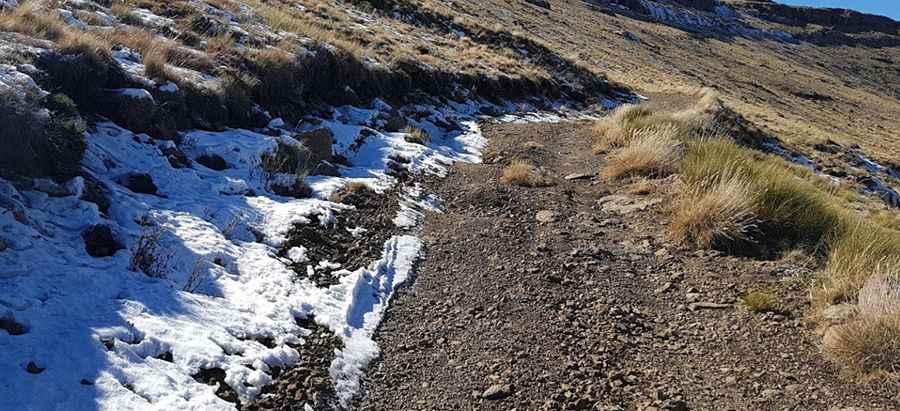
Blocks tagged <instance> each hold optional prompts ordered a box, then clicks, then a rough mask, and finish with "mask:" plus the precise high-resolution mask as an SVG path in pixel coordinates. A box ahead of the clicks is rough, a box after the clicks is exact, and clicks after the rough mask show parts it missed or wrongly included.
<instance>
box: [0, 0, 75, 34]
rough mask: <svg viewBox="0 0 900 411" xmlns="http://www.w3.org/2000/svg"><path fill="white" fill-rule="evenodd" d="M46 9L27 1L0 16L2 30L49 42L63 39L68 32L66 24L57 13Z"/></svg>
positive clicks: (40, 3) (36, 2) (37, 2)
mask: <svg viewBox="0 0 900 411" xmlns="http://www.w3.org/2000/svg"><path fill="white" fill-rule="evenodd" d="M44 7H45V5H44V4H43V3H42V2H39V1H27V2H23V3H22V4H21V5H19V7H17V8H15V9H13V10H12V11H11V12H9V13H2V14H0V30H2V31H13V32H16V33H22V34H26V35H29V36H32V37H37V38H42V39H47V40H58V39H60V38H62V36H63V35H64V34H65V33H66V31H67V30H68V27H67V26H66V23H64V22H63V21H62V20H61V19H60V18H59V17H58V16H57V15H56V13H54V12H49V13H48V12H47V11H46V10H44Z"/></svg>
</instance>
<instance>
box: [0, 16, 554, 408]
mask: <svg viewBox="0 0 900 411" xmlns="http://www.w3.org/2000/svg"><path fill="white" fill-rule="evenodd" d="M141 17H142V18H144V19H147V20H153V16H150V15H148V14H146V13H144V14H142V16H141ZM115 58H116V59H117V60H118V61H120V62H122V63H123V65H124V66H126V68H128V67H131V68H130V71H135V72H142V71H143V67H142V65H141V64H140V63H139V61H140V58H139V56H136V55H135V54H134V53H131V52H129V51H127V50H120V51H118V52H116V53H115ZM23 84H24V85H26V86H33V87H31V88H32V89H36V90H34V92H39V89H37V87H36V86H34V83H33V81H31V79H30V78H29V77H28V76H26V75H24V74H21V73H19V72H17V71H16V70H15V69H14V68H12V67H10V66H0V87H7V86H8V87H13V86H15V87H16V88H17V89H26V88H28V87H19V86H22V85H23ZM161 88H162V89H163V90H164V91H170V90H171V91H175V87H174V85H170V84H165V85H163V86H162V87H161ZM119 92H120V93H123V94H125V95H128V96H132V97H135V98H147V96H148V95H149V93H147V92H146V91H137V90H131V89H126V90H119ZM151 98H152V97H151ZM486 105H488V104H487V103H474V102H470V103H466V104H460V103H450V104H449V105H448V106H441V107H429V106H412V107H408V109H409V112H416V113H427V114H428V115H427V116H426V117H418V118H417V120H412V121H411V122H412V124H413V125H415V126H417V127H421V128H422V129H424V130H426V131H427V132H429V134H431V136H432V141H431V143H430V144H429V145H428V146H422V145H418V144H412V143H409V142H406V141H405V139H404V137H405V135H404V134H403V133H387V132H383V131H380V130H379V129H378V128H379V127H380V126H379V125H378V121H377V120H376V117H377V115H378V114H379V113H380V112H382V111H384V110H385V109H389V108H390V107H389V106H387V105H386V104H385V103H383V102H376V103H375V104H373V106H372V107H369V108H358V107H341V108H337V109H335V111H334V115H333V116H332V118H326V119H322V122H321V124H319V125H317V126H316V127H327V128H328V129H330V130H331V131H332V132H333V133H334V135H335V140H336V143H335V145H334V150H335V152H336V153H337V154H341V155H343V156H344V157H346V158H347V159H348V160H349V161H350V163H351V164H352V166H348V167H341V168H340V174H341V177H326V176H313V177H309V178H308V182H309V184H310V186H311V188H312V189H313V190H314V197H313V198H309V199H292V198H285V197H280V196H277V195H273V194H269V193H268V192H267V190H266V187H265V182H264V181H263V180H264V179H263V178H261V177H260V170H259V158H260V155H261V154H263V153H271V152H272V151H274V150H275V149H276V148H277V145H278V142H279V139H281V140H282V141H283V142H285V141H287V140H286V139H287V138H288V137H286V136H270V135H265V134H261V133H257V132H254V131H250V130H241V129H234V130H227V131H223V132H209V131H192V132H187V133H184V134H183V135H182V140H183V143H182V144H181V145H180V148H181V149H183V150H184V151H185V153H186V154H187V156H188V157H191V158H197V157H198V156H200V155H211V154H216V155H219V156H221V157H222V158H224V159H226V161H227V162H228V166H229V168H228V169H226V170H223V171H213V170H210V169H207V168H205V167H200V166H197V167H194V168H173V167H172V165H171V164H170V163H169V162H168V161H167V159H166V156H165V155H163V152H164V151H165V150H169V149H172V148H173V146H174V144H173V143H172V142H170V141H154V140H153V139H151V138H150V137H149V136H147V135H143V134H134V133H132V132H130V131H128V130H126V129H123V128H121V127H119V126H117V125H115V124H113V123H109V122H101V123H99V124H97V125H96V128H95V129H94V130H92V131H91V132H90V135H88V139H87V141H88V149H87V152H86V154H85V157H84V160H83V166H84V168H85V170H86V172H87V173H88V174H89V175H90V177H91V179H92V180H95V181H96V182H98V183H99V184H101V185H102V186H105V187H106V188H107V189H108V192H109V199H110V207H109V211H108V212H107V213H105V214H104V213H101V212H100V210H99V209H98V207H97V205H95V204H94V203H90V202H86V201H83V200H80V199H79V197H80V196H81V193H82V192H83V190H85V187H86V182H85V179H82V178H81V177H78V178H76V179H74V180H72V181H71V182H69V183H67V184H66V185H64V186H61V187H60V186H58V185H56V184H55V183H53V182H46V183H39V184H37V185H36V186H34V187H33V188H31V189H27V190H26V189H17V188H16V187H14V186H13V185H12V184H10V183H9V182H6V181H4V180H0V243H2V247H3V248H5V250H3V251H0V316H2V318H4V319H5V320H7V322H8V321H14V322H16V323H17V324H22V325H24V327H25V329H26V330H27V332H25V333H24V334H22V335H10V333H7V332H0V375H3V376H4V378H3V379H2V380H0V409H19V408H21V407H22V406H23V405H24V404H28V405H29V406H30V407H32V408H34V409H93V408H99V409H109V410H118V409H135V408H137V409H148V408H152V409H203V410H214V409H233V408H234V405H233V404H230V403H228V402H225V401H224V400H222V399H220V398H219V397H217V396H216V395H215V394H214V392H215V387H210V386H208V385H205V384H203V383H201V382H198V381H196V380H195V379H194V378H192V377H191V376H192V375H196V374H198V373H199V372H200V371H201V370H206V369H212V368H220V369H222V370H224V372H225V376H226V377H225V382H226V383H227V384H228V385H229V386H230V387H231V388H233V389H234V390H235V391H236V392H237V393H238V395H239V396H240V397H241V398H242V399H243V400H248V399H253V398H255V397H257V396H258V395H259V394H260V393H261V391H262V389H263V387H264V386H265V385H267V384H269V383H271V381H272V378H271V376H270V373H271V370H272V369H273V368H284V367H288V366H290V365H292V364H294V363H295V362H297V361H298V356H299V353H298V351H297V350H296V349H295V348H293V347H297V346H298V345H299V344H302V343H303V339H304V337H305V336H306V335H307V333H308V331H307V330H304V329H302V328H301V327H300V326H299V325H298V322H297V319H299V318H305V317H307V316H309V315H314V316H315V319H316V321H317V322H319V323H321V324H324V325H327V326H328V327H329V328H330V329H331V330H332V331H333V332H335V333H336V334H337V335H338V336H340V337H341V338H342V339H343V341H344V345H345V348H344V349H343V350H342V351H341V352H340V353H338V354H337V358H336V359H335V360H334V363H333V364H332V365H331V375H332V377H334V378H335V380H336V381H337V392H338V394H339V397H340V398H341V399H342V400H343V401H345V402H346V401H349V400H350V399H351V398H352V396H353V395H354V394H355V393H356V391H357V389H358V387H359V377H360V373H361V370H362V369H363V368H364V367H365V366H366V365H367V364H368V363H369V361H371V360H372V359H373V358H374V357H375V356H376V355H377V353H378V347H377V346H376V345H375V343H374V342H373V341H372V339H371V336H372V333H373V332H374V330H375V328H376V326H377V325H378V323H379V322H380V321H381V318H382V315H383V312H384V309H385V308H386V306H387V304H388V301H389V299H390V298H391V296H392V295H393V293H394V291H395V290H396V288H397V287H398V286H399V285H401V284H402V283H403V282H405V281H406V280H408V279H409V277H410V275H411V270H412V267H413V265H414V263H415V261H416V259H417V258H418V257H419V254H420V252H421V248H422V243H421V241H420V240H418V239H417V238H415V237H413V236H409V235H403V236H397V237H394V238H391V239H390V240H388V241H387V242H386V243H385V244H384V252H383V254H382V257H381V259H379V260H378V261H374V262H372V263H371V264H370V265H369V266H368V267H365V268H361V269H358V270H356V271H352V272H351V271H347V270H343V271H339V274H340V275H342V277H341V280H340V283H339V284H337V285H334V286H332V287H330V288H318V287H316V286H315V284H313V283H312V282H310V281H307V280H298V279H297V275H296V274H295V273H294V272H293V271H291V270H290V269H289V268H288V267H287V265H286V263H289V262H288V261H284V260H283V259H281V258H278V257H277V256H276V250H277V248H278V247H279V246H281V244H283V242H284V241H285V240H286V235H287V231H288V230H289V229H290V228H291V227H292V226H293V225H294V224H309V223H310V222H311V221H312V220H313V219H312V217H313V216H316V217H317V220H318V221H319V222H320V223H321V224H329V223H331V222H333V221H334V215H335V214H336V213H340V212H342V211H344V210H347V209H348V208H350V206H346V205H342V204H335V203H331V202H329V201H326V200H324V199H326V198H328V196H330V195H331V193H333V192H334V191H336V190H338V189H339V188H340V187H342V186H343V185H345V184H347V183H349V182H351V181H361V182H365V183H367V184H369V185H371V186H372V187H374V188H376V189H386V188H388V187H390V186H392V185H394V184H396V183H397V181H396V179H394V178H393V177H391V176H390V175H388V173H387V172H386V170H387V169H388V165H389V161H391V159H392V158H399V157H402V158H405V159H407V160H408V161H407V162H406V163H405V164H406V167H408V168H409V170H410V171H412V172H416V173H419V172H421V173H431V174H436V175H444V174H445V173H446V172H447V169H448V167H449V165H451V164H452V163H454V162H457V161H467V162H479V161H480V159H481V157H480V152H481V149H482V148H483V147H484V146H485V144H486V140H485V139H484V137H483V136H482V135H481V132H480V131H479V129H478V126H477V124H476V121H477V117H476V115H477V114H476V113H478V110H479V109H480V108H482V107H483V106H486ZM523 120H525V121H543V120H546V121H550V120H553V121H556V120H557V118H556V117H553V116H546V115H545V116H538V115H536V114H534V115H530V116H526V117H524V118H523ZM448 124H449V125H457V126H455V127H450V128H448V127H447V125H448ZM272 126H273V127H275V126H277V127H282V126H283V123H280V124H275V123H273V124H272ZM300 128H301V129H302V128H313V126H312V125H303V124H301V126H300ZM363 130H366V131H365V132H364V133H363V134H360V133H361V132H362V131H363ZM361 135H364V137H360V136H361ZM134 173H146V174H147V175H149V176H150V177H151V178H152V180H153V183H154V185H155V186H156V188H157V193H156V194H137V193H134V192H132V191H130V190H129V189H127V188H125V187H124V186H122V185H120V184H119V183H118V182H120V181H122V180H123V178H125V177H127V176H129V175H133V174H134ZM60 190H62V191H63V193H62V195H59V193H55V195H50V194H48V193H49V192H55V191H60ZM404 192H405V193H406V196H405V197H404V200H403V201H402V209H403V210H407V213H408V214H406V215H405V216H404V217H403V218H406V219H408V221H407V222H404V223H403V224H406V225H405V226H407V227H411V226H413V225H414V224H415V222H417V221H419V220H420V218H421V213H422V211H424V210H431V211H434V210H439V202H438V200H437V199H436V198H434V197H433V196H429V195H426V194H424V193H422V192H421V188H420V187H418V186H413V187H407V188H406V189H405V191H404ZM66 194H68V195H66ZM401 213H403V211H401ZM398 218H400V216H398ZM147 222H151V224H150V225H151V226H152V227H155V228H151V229H152V230H159V233H161V234H159V248H158V250H160V253H159V256H160V257H162V258H161V259H160V270H159V274H160V275H159V276H158V277H159V278H151V277H149V276H147V275H145V274H144V273H141V272H135V271H130V270H129V269H127V267H129V263H130V259H131V257H132V254H133V251H132V250H134V249H135V248H134V247H135V245H136V244H137V243H138V242H139V241H140V239H141V236H142V235H145V236H146V234H147V232H148V228H147V227H146V226H147ZM407 223H408V224H407ZM95 224H105V225H108V226H109V227H110V228H111V231H112V234H113V236H114V237H115V238H116V239H117V240H119V241H120V242H122V243H123V244H122V245H123V246H124V247H125V249H123V250H120V251H118V252H117V253H115V254H114V255H113V256H111V257H106V258H92V257H89V256H88V255H87V254H86V252H85V249H84V240H83V238H82V234H81V233H82V232H84V231H85V230H86V229H87V228H89V227H91V226H93V225H95ZM365 233H366V230H365V229H362V228H356V229H354V233H353V234H354V235H355V236H357V235H358V236H363V235H365ZM0 249H2V248H0ZM288 258H289V259H290V260H291V262H302V261H306V250H305V249H303V248H300V247H298V248H293V249H291V250H290V251H289V252H288ZM260 341H273V342H274V346H272V344H269V345H266V344H263V343H262V342H260ZM32 363H33V364H32ZM29 364H32V365H36V366H38V367H39V368H43V369H44V370H43V371H42V372H41V373H40V374H36V375H35V374H31V373H29V371H28V369H29V368H32V367H29ZM32 370H33V368H32Z"/></svg>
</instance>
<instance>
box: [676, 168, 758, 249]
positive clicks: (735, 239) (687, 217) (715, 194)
mask: <svg viewBox="0 0 900 411" xmlns="http://www.w3.org/2000/svg"><path fill="white" fill-rule="evenodd" d="M706 186H707V184H706V183H705V182H704V183H702V184H699V185H696V186H693V187H692V186H689V185H687V184H685V185H684V187H683V188H682V192H681V194H680V196H679V199H678V205H677V207H676V210H675V215H674V217H673V219H672V224H671V227H670V229H671V232H672V236H673V237H674V238H676V239H679V240H681V241H685V242H688V243H691V244H693V245H695V246H697V247H700V248H714V247H719V246H729V245H731V244H736V243H740V242H749V241H752V240H753V239H752V238H751V233H752V231H753V230H754V229H755V228H756V227H757V224H758V220H757V216H756V210H755V207H754V205H755V202H756V195H757V194H756V193H755V192H754V189H753V187H752V185H751V184H750V182H749V181H747V180H746V179H744V178H741V177H738V176H733V177H731V178H729V179H727V180H721V181H718V182H716V183H715V184H713V185H711V186H710V187H709V188H706Z"/></svg>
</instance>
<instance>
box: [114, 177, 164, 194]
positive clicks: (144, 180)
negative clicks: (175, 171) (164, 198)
mask: <svg viewBox="0 0 900 411" xmlns="http://www.w3.org/2000/svg"><path fill="white" fill-rule="evenodd" d="M119 184H121V185H123V186H125V188H127V189H129V190H131V191H132V192H135V193H138V194H151V195H155V194H156V193H157V191H158V190H159V189H158V188H157V187H156V184H154V183H153V177H150V174H147V173H129V174H126V175H124V176H122V177H121V178H119Z"/></svg>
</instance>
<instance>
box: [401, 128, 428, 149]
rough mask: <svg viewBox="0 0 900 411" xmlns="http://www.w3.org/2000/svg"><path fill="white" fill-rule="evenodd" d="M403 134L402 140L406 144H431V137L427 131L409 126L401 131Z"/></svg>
mask: <svg viewBox="0 0 900 411" xmlns="http://www.w3.org/2000/svg"><path fill="white" fill-rule="evenodd" d="M403 132H404V133H406V135H405V136H404V139H405V140H406V141H407V142H408V143H413V144H421V145H423V146H427V145H428V143H429V142H431V136H430V135H429V134H428V132H427V131H425V130H422V129H421V128H418V127H412V126H409V127H406V128H405V129H403Z"/></svg>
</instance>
